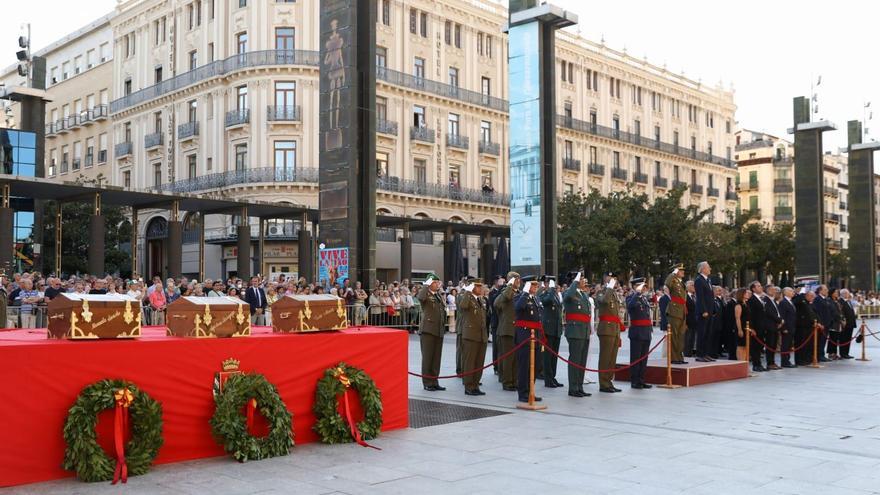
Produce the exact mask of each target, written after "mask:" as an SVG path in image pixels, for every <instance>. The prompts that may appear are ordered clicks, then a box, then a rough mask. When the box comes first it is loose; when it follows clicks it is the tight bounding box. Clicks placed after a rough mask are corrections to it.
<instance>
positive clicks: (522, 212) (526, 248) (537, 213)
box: [508, 22, 552, 273]
mask: <svg viewBox="0 0 880 495" xmlns="http://www.w3.org/2000/svg"><path fill="white" fill-rule="evenodd" d="M539 27H540V26H539V23H538V22H529V23H526V24H521V25H517V26H513V27H511V28H510V36H509V37H508V40H509V41H508V43H509V46H510V48H509V50H510V55H509V62H508V67H509V71H510V81H516V83H515V84H510V87H509V92H510V121H511V122H516V123H517V124H516V125H515V126H511V128H510V193H511V200H510V250H511V259H510V265H511V268H512V269H513V270H519V271H521V272H526V273H530V272H534V273H537V272H538V271H540V267H541V119H542V116H541V112H540V104H541V99H540V98H541V83H540V48H539V47H540V46H541V43H540V29H539ZM549 118H552V116H551V117H549Z"/></svg>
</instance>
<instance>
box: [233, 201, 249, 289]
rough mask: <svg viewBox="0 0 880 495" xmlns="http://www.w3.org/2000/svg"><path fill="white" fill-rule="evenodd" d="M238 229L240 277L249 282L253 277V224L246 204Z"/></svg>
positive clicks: (238, 266)
mask: <svg viewBox="0 0 880 495" xmlns="http://www.w3.org/2000/svg"><path fill="white" fill-rule="evenodd" d="M236 230H237V231H238V243H237V244H238V259H237V261H238V263H237V269H238V278H240V279H242V280H243V281H245V282H247V281H248V280H249V279H250V278H251V226H250V223H249V219H248V212H247V207H246V206H245V207H242V209H241V223H240V224H239V225H238V228H237V229H236Z"/></svg>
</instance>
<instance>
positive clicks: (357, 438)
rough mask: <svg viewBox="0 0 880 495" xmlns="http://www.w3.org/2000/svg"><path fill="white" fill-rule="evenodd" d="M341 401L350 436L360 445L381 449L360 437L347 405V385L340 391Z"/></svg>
mask: <svg viewBox="0 0 880 495" xmlns="http://www.w3.org/2000/svg"><path fill="white" fill-rule="evenodd" d="M342 398H343V402H344V404H345V421H346V422H347V423H348V428H349V430H351V437H352V438H354V441H355V442H357V443H358V445H360V446H362V447H369V448H371V449H376V450H382V449H380V448H379V447H375V446H373V445H370V444H368V443H367V442H366V441H365V440H364V439H363V437H361V432H360V430H358V428H357V425H356V424H355V422H354V420H353V419H352V417H351V407H350V406H349V405H348V387H346V388H345V392H343V393H342Z"/></svg>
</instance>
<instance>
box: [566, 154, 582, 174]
mask: <svg viewBox="0 0 880 495" xmlns="http://www.w3.org/2000/svg"><path fill="white" fill-rule="evenodd" d="M562 168H563V169H565V170H571V171H572V172H580V171H581V161H580V160H575V159H574V158H571V157H565V158H563V159H562Z"/></svg>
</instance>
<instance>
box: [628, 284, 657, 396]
mask: <svg viewBox="0 0 880 495" xmlns="http://www.w3.org/2000/svg"><path fill="white" fill-rule="evenodd" d="M630 284H632V288H633V291H632V293H630V295H629V297H627V298H626V311H627V312H628V313H629V335H628V337H629V362H630V364H632V367H631V368H630V369H629V371H630V374H629V382H630V386H631V387H632V388H636V389H647V388H651V385H650V384H648V383H645V370H647V369H648V361H647V358H645V359H643V360H641V361H639V359H642V357H643V356H645V355H646V354H648V350H650V348H651V332H652V331H653V330H654V322H652V321H651V305H650V303H648V297H647V295H646V289H645V279H644V278H643V277H637V278H633V279H632V280H630ZM636 361H639V362H638V363H637V364H633V363H635V362H636Z"/></svg>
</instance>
